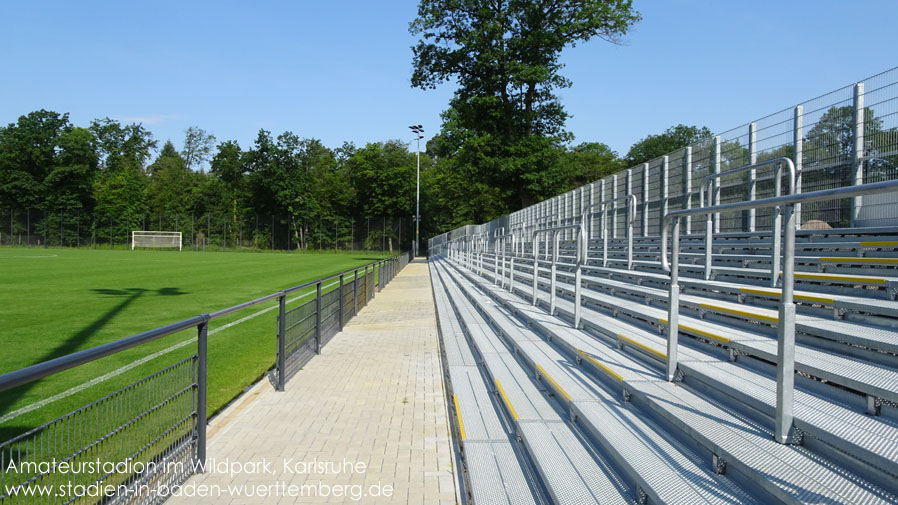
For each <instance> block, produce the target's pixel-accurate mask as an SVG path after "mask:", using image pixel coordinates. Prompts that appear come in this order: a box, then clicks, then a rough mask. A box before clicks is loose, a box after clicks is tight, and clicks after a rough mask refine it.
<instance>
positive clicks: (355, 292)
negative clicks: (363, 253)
mask: <svg viewBox="0 0 898 505" xmlns="http://www.w3.org/2000/svg"><path fill="white" fill-rule="evenodd" d="M352 315H353V317H355V316H357V315H359V269H358V268H356V269H355V279H353V281H352Z"/></svg>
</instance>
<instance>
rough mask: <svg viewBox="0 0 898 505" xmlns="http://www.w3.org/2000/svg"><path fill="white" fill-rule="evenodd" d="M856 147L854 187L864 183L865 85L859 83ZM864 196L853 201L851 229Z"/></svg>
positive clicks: (855, 95)
mask: <svg viewBox="0 0 898 505" xmlns="http://www.w3.org/2000/svg"><path fill="white" fill-rule="evenodd" d="M853 103H854V121H853V125H852V126H853V127H854V135H853V136H854V147H853V148H852V153H851V155H852V158H853V159H852V165H853V166H852V175H851V181H852V185H854V186H857V185H860V184H863V183H864V83H862V82H859V83H857V84H855V85H854V100H853ZM862 202H863V197H862V196H855V197H852V199H851V227H852V228H854V227H855V226H857V220H858V218H859V217H860V213H861V205H862Z"/></svg>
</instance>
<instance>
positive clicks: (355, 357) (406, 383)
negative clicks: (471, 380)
mask: <svg viewBox="0 0 898 505" xmlns="http://www.w3.org/2000/svg"><path fill="white" fill-rule="evenodd" d="M445 398H446V397H445V391H444V390H443V382H442V370H441V365H440V354H439V344H438V340H437V328H436V319H435V314H434V305H433V295H432V291H431V285H430V273H429V269H428V266H427V264H426V263H425V262H424V261H423V260H418V261H415V262H413V263H411V264H409V265H408V266H407V267H406V268H405V269H403V271H402V272H400V273H399V275H397V276H396V277H395V278H394V279H393V281H392V282H391V283H390V284H389V285H388V286H387V287H386V288H385V289H384V291H383V292H382V293H378V294H377V295H376V297H375V298H374V300H372V301H371V303H370V304H369V305H368V306H367V307H365V308H364V309H363V310H362V311H360V313H359V315H358V316H356V317H355V318H354V319H353V320H352V321H350V322H349V324H347V325H346V327H345V328H344V331H343V332H342V333H340V334H338V335H336V336H335V337H334V338H333V339H332V340H331V341H330V342H329V343H328V344H327V345H326V346H325V347H324V349H323V352H322V354H321V356H316V357H315V358H313V359H312V360H311V361H310V362H309V363H308V364H307V365H306V366H305V368H304V369H303V370H301V371H300V372H298V373H297V374H296V375H295V376H294V377H293V379H291V380H290V381H289V382H288V383H287V385H286V392H283V393H277V392H275V391H273V389H272V387H271V385H270V383H269V382H268V381H260V382H259V383H258V384H256V385H255V386H254V387H253V388H252V389H251V390H250V391H249V392H247V394H245V395H244V396H243V397H242V398H241V400H239V401H238V402H236V403H235V404H233V405H231V406H230V407H229V408H228V409H227V410H226V411H225V412H223V413H222V414H221V415H219V416H218V417H217V418H216V419H215V420H214V422H213V423H211V424H210V429H209V442H208V451H207V452H208V459H209V461H208V463H209V464H215V466H216V468H212V469H210V471H207V473H205V474H203V475H197V476H194V477H193V478H191V479H190V480H189V481H188V482H187V483H185V487H184V488H183V489H184V490H185V491H189V490H190V489H196V490H197V491H198V494H200V495H204V494H209V493H206V492H205V491H206V490H204V489H203V488H202V487H201V486H203V485H207V486H210V488H209V490H208V491H210V492H211V496H209V497H206V498H196V497H189V498H188V497H173V498H171V499H170V500H169V501H168V502H167V503H168V504H182V503H184V504H186V503H198V502H199V503H234V504H238V503H241V504H242V503H266V504H268V503H278V504H282V503H364V504H367V503H378V504H379V503H410V504H420V503H427V504H455V503H456V502H457V500H456V494H455V493H456V491H455V476H454V474H453V466H452V459H453V456H452V449H451V445H450V444H451V442H450V438H449V422H448V419H447V412H446V400H445ZM225 465H231V467H232V468H235V469H237V467H236V466H235V465H243V468H242V469H240V470H241V471H240V472H235V473H234V475H233V476H232V475H229V474H228V473H227V470H226V468H225ZM266 465H267V466H266ZM194 485H195V486H194ZM216 485H217V486H219V487H218V489H219V490H220V491H216V489H215V488H214V486H216ZM192 486H193V487H192ZM388 486H392V489H390V488H389V487H388ZM378 489H379V490H380V493H381V495H382V496H374V495H376V494H377V492H378ZM260 493H262V494H264V496H260ZM253 494H254V495H255V496H252V495H253ZM291 494H292V495H294V496H290V495H291ZM325 494H326V495H328V496H323V495H325ZM387 494H389V496H386V495H387ZM316 495H317V496H316Z"/></svg>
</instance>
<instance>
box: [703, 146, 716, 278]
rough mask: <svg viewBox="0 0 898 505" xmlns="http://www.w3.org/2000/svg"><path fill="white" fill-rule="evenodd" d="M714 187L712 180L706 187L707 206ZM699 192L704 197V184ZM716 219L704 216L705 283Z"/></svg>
mask: <svg viewBox="0 0 898 505" xmlns="http://www.w3.org/2000/svg"><path fill="white" fill-rule="evenodd" d="M717 147H718V148H719V147H720V144H719V143H718V144H717ZM719 171H720V170H719V169H718V172H719ZM714 186H715V182H714V181H713V180H712V181H711V182H710V184H709V185H708V204H709V205H713V203H712V201H713V197H712V196H711V194H712V193H713V192H714V191H713V189H711V188H713V187H714ZM699 191H701V194H702V195H704V193H705V184H704V183H703V184H702V188H701V189H700V190H699ZM717 217H718V216H717V215H715V214H714V213H713V212H708V215H707V216H706V219H705V276H704V277H705V280H706V281H707V280H710V279H711V267H712V266H713V265H712V263H713V262H714V251H713V250H712V249H711V247H712V240H713V239H712V235H713V233H714V227H715V226H716V225H718V224H720V223H718V222H716V221H712V220H713V219H716V218H717Z"/></svg>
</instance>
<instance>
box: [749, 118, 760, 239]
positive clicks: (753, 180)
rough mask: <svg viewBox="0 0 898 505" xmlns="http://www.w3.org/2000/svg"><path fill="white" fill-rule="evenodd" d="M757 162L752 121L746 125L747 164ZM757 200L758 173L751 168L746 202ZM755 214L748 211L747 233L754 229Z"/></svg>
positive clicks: (755, 131) (756, 140) (755, 133)
mask: <svg viewBox="0 0 898 505" xmlns="http://www.w3.org/2000/svg"><path fill="white" fill-rule="evenodd" d="M757 162H758V125H757V124H756V123H755V122H754V121H752V122H751V123H748V164H749V165H754V164H755V163H757ZM757 198H758V171H757V169H754V168H752V169H751V170H749V171H748V200H749V201H752V202H753V201H755V200H756V199H757ZM756 215H757V213H756V212H755V209H748V230H747V231H748V232H749V233H753V232H754V231H755V229H756V226H757V224H756V222H755V217H756Z"/></svg>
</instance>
